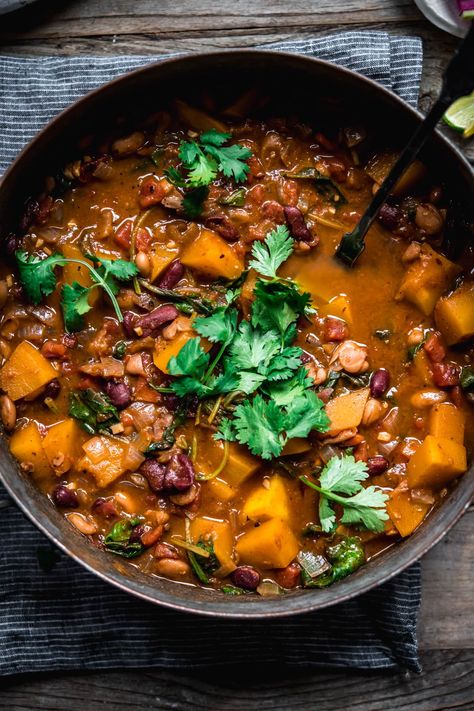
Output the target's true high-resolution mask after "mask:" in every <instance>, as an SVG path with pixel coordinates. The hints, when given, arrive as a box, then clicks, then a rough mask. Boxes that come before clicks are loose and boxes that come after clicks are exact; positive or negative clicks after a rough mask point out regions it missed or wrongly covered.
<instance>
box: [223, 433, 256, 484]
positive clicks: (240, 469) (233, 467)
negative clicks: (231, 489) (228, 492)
mask: <svg viewBox="0 0 474 711" xmlns="http://www.w3.org/2000/svg"><path fill="white" fill-rule="evenodd" d="M261 466H262V462H261V461H260V459H258V458H257V457H254V456H253V455H252V454H250V453H249V452H248V451H247V449H245V447H243V446H242V445H240V444H235V443H234V442H232V443H231V444H229V457H228V459H227V464H226V465H225V467H224V471H223V472H222V478H223V479H224V480H225V481H226V482H227V483H228V484H230V486H235V487H237V486H239V485H240V484H241V483H242V482H243V481H245V479H248V478H249V477H250V476H252V474H255V472H256V471H258V470H259V469H260V467H261Z"/></svg>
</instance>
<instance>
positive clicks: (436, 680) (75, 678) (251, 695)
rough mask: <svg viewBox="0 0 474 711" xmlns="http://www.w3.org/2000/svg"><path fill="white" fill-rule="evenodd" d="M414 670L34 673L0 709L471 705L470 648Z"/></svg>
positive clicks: (6, 687)
mask: <svg viewBox="0 0 474 711" xmlns="http://www.w3.org/2000/svg"><path fill="white" fill-rule="evenodd" d="M423 664H424V668H425V671H424V672H423V673H422V674H421V675H416V674H413V675H410V674H396V673H395V674H378V673H372V674H369V673H357V672H344V673H337V672H336V673H330V672H319V673H318V672H313V673H309V674H308V673H300V674H291V675H290V674H288V673H285V672H282V670H277V671H278V673H275V671H276V670H273V671H272V672H271V673H270V674H268V673H264V672H262V671H260V670H254V671H253V672H251V673H248V672H247V673H245V674H242V673H236V672H234V673H231V674H228V675H223V674H222V673H221V672H219V675H218V676H217V675H215V674H213V673H212V671H210V672H209V673H208V674H199V676H191V675H188V674H184V673H173V674H172V673H169V672H162V671H154V670H138V671H128V672H120V671H117V672H98V673H87V674H84V673H81V674H77V673H75V674H61V675H59V676H58V677H56V678H54V677H53V676H52V675H46V676H45V675H42V676H34V677H30V678H26V679H23V680H21V682H20V681H19V680H15V679H13V680H11V681H10V682H6V683H4V684H3V689H2V693H1V696H0V709H3V710H4V711H120V710H121V709H124V711H128V710H129V709H136V710H137V711H139V710H142V709H147V710H148V711H155V709H156V710H157V711H158V710H159V711H190V710H191V709H192V711H208V709H212V710H213V711H241V710H242V709H245V711H270V710H271V711H307V710H308V709H309V710H311V711H312V709H317V711H348V709H350V711H382V710H383V711H390V710H391V709H397V711H434V710H435V709H436V711H442V710H443V711H448V709H458V710H459V709H465V710H466V711H468V709H471V710H472V709H473V708H474V674H473V672H474V651H472V650H471V651H464V652H454V651H446V650H442V651H438V652H429V653H427V654H425V655H424V656H423Z"/></svg>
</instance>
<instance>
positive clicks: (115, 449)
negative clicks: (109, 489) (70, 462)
mask: <svg viewBox="0 0 474 711" xmlns="http://www.w3.org/2000/svg"><path fill="white" fill-rule="evenodd" d="M82 449H83V450H84V452H85V454H84V456H83V457H81V459H80V460H79V462H78V464H77V468H78V469H79V470H81V471H85V472H88V473H89V474H91V475H92V476H93V477H94V479H95V480H96V483H97V486H98V487H100V488H101V489H102V488H105V487H106V486H109V484H111V483H112V482H113V481H115V479H118V477H119V476H121V475H122V474H124V472H125V471H126V467H125V466H124V463H123V460H124V458H125V456H126V454H127V451H128V443H127V442H122V441H121V440H119V439H113V438H112V437H105V436H104V435H100V436H97V437H91V439H88V440H87V442H85V443H84V444H83V445H82Z"/></svg>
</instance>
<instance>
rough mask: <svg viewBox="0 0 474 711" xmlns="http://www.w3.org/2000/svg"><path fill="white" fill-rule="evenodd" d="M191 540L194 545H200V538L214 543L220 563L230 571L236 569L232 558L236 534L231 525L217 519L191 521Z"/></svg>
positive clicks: (200, 518)
mask: <svg viewBox="0 0 474 711" xmlns="http://www.w3.org/2000/svg"><path fill="white" fill-rule="evenodd" d="M191 538H192V540H193V543H198V541H199V539H200V538H202V539H204V540H205V541H212V543H213V546H214V553H215V554H216V556H217V558H218V559H219V563H220V564H221V565H223V566H225V567H226V568H230V570H233V569H234V568H235V563H234V559H233V557H232V556H233V552H234V534H233V533H232V529H231V526H230V523H228V522H227V521H221V520H219V519H215V518H206V517H204V516H203V517H197V518H195V519H193V520H192V521H191Z"/></svg>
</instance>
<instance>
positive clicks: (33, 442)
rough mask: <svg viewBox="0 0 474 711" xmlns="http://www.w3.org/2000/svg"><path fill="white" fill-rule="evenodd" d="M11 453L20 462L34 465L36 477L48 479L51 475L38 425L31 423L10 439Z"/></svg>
mask: <svg viewBox="0 0 474 711" xmlns="http://www.w3.org/2000/svg"><path fill="white" fill-rule="evenodd" d="M10 451H11V453H12V454H13V456H14V457H16V458H17V459H18V460H19V461H20V462H23V463H25V464H32V465H33V474H34V475H35V476H36V477H39V478H41V477H46V476H49V475H50V474H51V467H50V465H49V461H48V458H47V456H46V454H45V451H44V449H43V443H42V440H41V435H40V432H39V429H38V425H37V424H36V422H34V421H30V422H29V423H28V424H27V425H26V427H22V429H21V430H17V431H16V432H14V433H13V435H12V438H11V439H10Z"/></svg>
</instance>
